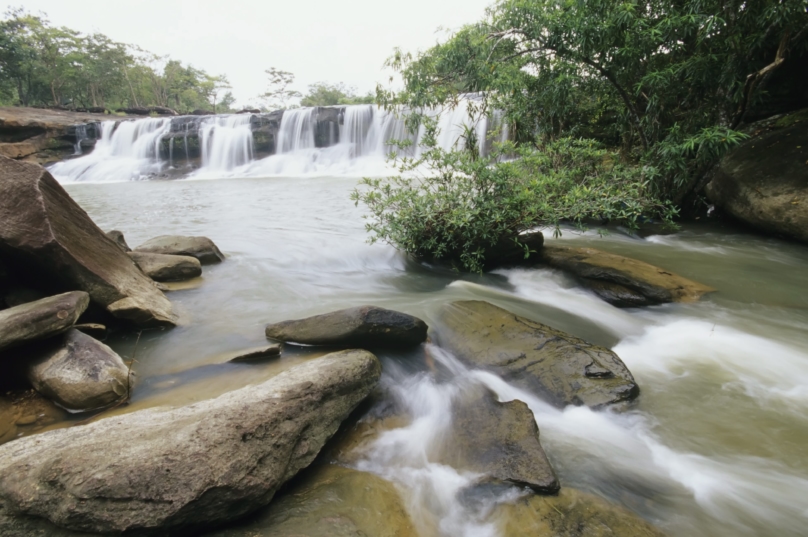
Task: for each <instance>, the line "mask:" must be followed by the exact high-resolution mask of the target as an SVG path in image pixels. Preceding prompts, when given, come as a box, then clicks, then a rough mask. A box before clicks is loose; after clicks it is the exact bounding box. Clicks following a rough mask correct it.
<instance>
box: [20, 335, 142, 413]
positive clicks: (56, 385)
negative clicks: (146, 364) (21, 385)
mask: <svg viewBox="0 0 808 537" xmlns="http://www.w3.org/2000/svg"><path fill="white" fill-rule="evenodd" d="M30 354H31V355H30V356H29V360H30V362H29V363H27V364H26V376H27V377H28V380H29V382H30V383H31V385H32V386H33V387H34V388H35V389H36V391H38V392H39V393H41V394H42V395H44V396H45V397H47V398H49V399H51V400H53V401H55V402H56V403H58V404H59V405H60V406H62V407H63V408H66V409H67V410H71V411H85V410H94V409H97V408H103V407H106V406H109V405H111V404H113V403H116V402H118V401H120V400H122V399H123V398H124V397H126V396H127V395H128V392H129V369H128V368H127V367H126V364H124V363H123V360H122V359H121V357H120V356H118V355H117V354H116V353H115V351H113V350H112V349H110V348H109V347H107V346H106V345H104V344H103V343H101V342H100V341H97V340H95V339H93V338H91V337H90V336H88V335H86V334H83V333H82V332H80V331H78V330H69V331H67V332H66V333H65V334H64V335H63V336H62V337H58V338H53V339H51V340H49V341H47V342H46V343H45V344H43V345H42V346H41V348H39V349H35V350H32V351H31V353H30Z"/></svg>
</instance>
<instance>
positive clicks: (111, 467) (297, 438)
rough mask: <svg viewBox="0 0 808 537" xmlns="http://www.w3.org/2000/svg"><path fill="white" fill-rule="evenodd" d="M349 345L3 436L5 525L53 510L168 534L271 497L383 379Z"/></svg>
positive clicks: (68, 521)
mask: <svg viewBox="0 0 808 537" xmlns="http://www.w3.org/2000/svg"><path fill="white" fill-rule="evenodd" d="M380 374H381V367H380V364H379V361H378V359H377V358H376V357H375V356H374V355H372V354H370V353H369V352H366V351H343V352H339V353H333V354H330V355H327V356H324V357H322V358H318V359H315V360H312V361H309V362H306V363H305V364H302V365H299V366H297V367H294V368H292V369H290V370H288V371H285V372H284V373H281V374H280V375H278V376H277V377H274V378H272V379H270V380H268V381H266V382H264V383H262V384H259V385H256V386H248V387H245V388H242V389H239V390H236V391H232V392H229V393H226V394H224V395H222V396H220V397H217V398H215V399H212V400H208V401H203V402H199V403H195V404H193V405H190V406H186V407H182V408H177V409H163V408H155V409H148V410H141V411H138V412H133V413H130V414H125V415H122V416H115V417H110V418H107V419H102V420H99V421H96V422H93V423H90V424H88V425H82V426H79V427H73V428H70V429H59V430H54V431H49V432H46V433H43V434H40V435H36V436H32V437H25V438H20V439H18V440H15V441H13V442H10V443H8V444H4V445H3V446H0V533H2V534H3V535H7V534H9V535H13V534H14V533H13V532H14V531H16V529H17V528H20V527H25V526H26V525H30V520H32V519H31V518H30V517H33V520H36V519H37V518H40V519H45V520H47V521H50V522H51V523H54V524H56V525H58V526H62V527H65V528H68V529H72V530H75V531H88V532H97V533H104V532H108V533H117V532H122V531H132V532H140V533H151V534H159V535H166V534H170V533H171V532H172V531H173V530H174V529H177V528H188V527H192V528H205V527H209V526H210V525H211V524H216V523H222V522H225V521H229V520H233V519H236V518H238V517H240V516H243V515H245V514H247V513H249V512H252V511H254V510H256V509H258V508H260V507H263V506H265V505H267V504H268V503H269V502H270V500H271V499H272V497H273V496H274V494H275V492H276V491H277V490H278V488H279V487H280V486H281V485H282V484H283V483H285V482H286V481H287V480H289V479H290V478H291V477H292V476H294V475H295V474H296V473H297V472H298V471H299V470H301V469H302V468H305V467H306V466H308V465H309V464H310V463H311V462H312V461H313V460H314V458H315V457H316V456H317V453H318V452H319V451H320V449H321V448H322V446H323V444H324V443H325V442H326V440H328V438H330V437H331V436H332V435H333V434H334V433H335V432H336V430H337V428H338V427H339V425H340V423H341V422H342V421H343V420H344V419H345V418H346V417H347V416H348V415H349V414H350V412H351V411H352V410H353V409H354V408H355V407H356V406H357V405H358V404H359V402H361V401H362V399H364V398H365V397H366V396H367V395H368V393H370V391H371V390H372V389H373V387H374V386H375V385H376V383H377V382H378V379H379V376H380Z"/></svg>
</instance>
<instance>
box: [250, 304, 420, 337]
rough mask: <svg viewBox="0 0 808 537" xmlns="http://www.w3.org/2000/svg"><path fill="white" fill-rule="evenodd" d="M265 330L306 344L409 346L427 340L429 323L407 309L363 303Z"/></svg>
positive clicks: (267, 334)
mask: <svg viewBox="0 0 808 537" xmlns="http://www.w3.org/2000/svg"><path fill="white" fill-rule="evenodd" d="M265 332H266V336H267V337H268V338H270V339H275V340H278V341H287V342H290V343H302V344H304V345H333V346H342V347H368V346H370V347H398V346H404V347H406V346H414V345H418V344H419V343H423V342H424V341H426V333H427V326H426V323H425V322H424V321H422V320H421V319H419V318H417V317H413V316H412V315H407V314H406V313H401V312H398V311H393V310H386V309H384V308H378V307H376V306H360V307H357V308H348V309H344V310H339V311H333V312H331V313H326V314H323V315H315V316H314V317H308V318H306V319H299V320H294V321H283V322H280V323H275V324H270V325H268V326H267V327H266V331H265Z"/></svg>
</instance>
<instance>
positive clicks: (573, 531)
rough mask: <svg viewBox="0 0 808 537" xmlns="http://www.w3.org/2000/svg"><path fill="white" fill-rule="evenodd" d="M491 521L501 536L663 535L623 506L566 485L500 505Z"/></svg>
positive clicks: (594, 536)
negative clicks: (553, 493) (554, 493)
mask: <svg viewBox="0 0 808 537" xmlns="http://www.w3.org/2000/svg"><path fill="white" fill-rule="evenodd" d="M493 521H494V522H495V523H496V525H497V526H498V527H499V529H500V531H501V533H500V535H502V536H503V537H523V536H525V535H537V536H538V535H547V536H554V537H573V536H575V537H578V536H581V537H664V534H663V533H662V532H661V531H659V530H658V529H657V528H655V527H654V526H652V525H651V524H649V523H648V522H646V521H645V520H643V519H642V518H640V517H639V516H637V515H635V514H634V513H632V512H630V511H628V510H627V509H625V508H623V507H620V506H619V505H614V504H611V503H609V502H607V501H605V500H603V499H601V498H598V497H597V496H594V495H592V494H587V493H585V492H581V491H578V490H575V489H571V488H566V487H565V488H563V489H561V492H560V493H559V494H558V496H526V497H524V498H521V499H519V500H517V501H516V502H514V503H512V504H504V505H501V506H500V507H499V508H498V509H497V512H496V513H495V514H494V520H493Z"/></svg>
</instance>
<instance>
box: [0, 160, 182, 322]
mask: <svg viewBox="0 0 808 537" xmlns="http://www.w3.org/2000/svg"><path fill="white" fill-rule="evenodd" d="M0 252H2V253H3V257H4V259H6V261H7V262H8V263H9V264H11V265H13V268H14V269H15V271H16V272H18V273H25V275H26V277H27V278H28V279H29V280H31V281H34V280H35V281H37V282H38V283H41V285H37V286H36V287H43V288H51V289H54V290H56V291H59V290H62V291H64V290H82V291H86V292H87V293H89V294H90V298H91V299H92V301H93V302H96V303H98V304H100V305H102V306H104V307H106V308H107V309H108V310H109V311H110V312H111V313H112V314H113V315H115V316H116V317H118V318H121V319H125V320H127V321H131V322H133V323H136V324H139V325H165V324H175V323H176V317H175V315H174V313H173V311H172V308H171V303H170V302H169V301H168V299H167V298H166V297H165V295H163V293H161V292H160V291H159V290H158V289H157V288H156V287H155V286H154V283H153V282H152V281H151V280H150V279H149V278H148V277H146V275H144V274H143V273H142V272H141V271H140V270H138V268H137V267H136V266H135V263H134V261H132V260H131V259H130V258H129V256H127V255H126V254H125V253H124V252H123V251H121V249H120V248H119V247H118V246H116V245H115V243H113V242H112V241H111V240H110V239H109V238H107V237H106V236H105V235H104V232H103V231H101V230H100V229H99V228H98V226H96V225H95V224H94V223H93V221H92V220H91V219H90V217H89V216H88V215H87V213H86V212H84V210H83V209H82V208H81V207H79V206H78V204H77V203H76V202H75V201H73V199H71V198H70V196H69V195H68V194H67V192H65V190H64V189H63V188H62V186H61V185H60V184H59V183H58V182H56V180H55V179H54V178H53V177H52V176H51V175H50V174H49V173H48V172H47V171H45V170H44V169H43V168H42V167H40V166H37V165H36V164H29V163H25V162H17V161H13V160H9V159H5V158H0Z"/></svg>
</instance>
